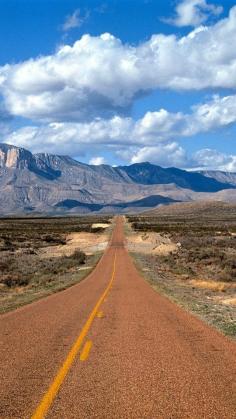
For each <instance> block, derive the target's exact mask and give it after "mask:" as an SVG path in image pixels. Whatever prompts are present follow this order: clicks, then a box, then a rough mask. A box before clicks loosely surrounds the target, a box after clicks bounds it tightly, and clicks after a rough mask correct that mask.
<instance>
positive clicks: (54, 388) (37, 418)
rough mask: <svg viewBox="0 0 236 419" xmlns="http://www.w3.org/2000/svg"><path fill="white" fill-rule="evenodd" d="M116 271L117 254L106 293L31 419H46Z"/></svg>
mask: <svg viewBox="0 0 236 419" xmlns="http://www.w3.org/2000/svg"><path fill="white" fill-rule="evenodd" d="M115 270H116V253H115V257H114V261H113V271H112V276H111V279H110V282H109V284H108V286H107V288H106V289H105V291H104V292H103V294H102V296H101V297H100V298H99V300H98V301H97V303H96V305H95V307H94V309H93V310H92V312H91V313H90V315H89V317H88V319H87V321H86V323H85V325H84V326H83V328H82V330H81V333H80V335H79V336H78V338H77V339H76V341H75V343H74V344H73V346H72V348H71V350H70V352H69V353H68V355H67V357H66V359H65V361H64V363H63V365H62V367H61V368H60V369H59V371H58V373H57V375H56V377H55V378H54V380H53V382H52V384H51V385H50V386H49V388H48V390H47V392H46V393H45V395H44V397H43V399H42V400H41V402H40V404H39V405H38V407H37V409H36V411H35V412H34V414H33V415H32V417H31V419H43V418H45V416H46V414H47V412H48V410H49V408H50V406H51V404H52V402H53V400H54V399H55V397H56V395H57V393H58V391H59V389H60V387H61V385H62V383H63V381H64V379H65V377H66V375H67V373H68V371H69V369H70V367H71V365H72V363H73V362H74V360H75V357H76V356H77V354H78V352H79V350H80V348H81V345H82V343H83V340H84V338H85V337H86V335H87V333H88V331H89V329H90V327H91V325H92V322H93V320H94V318H95V317H96V315H97V312H98V310H99V308H100V306H101V304H102V303H103V301H104V299H105V297H106V295H107V294H108V292H109V291H110V289H111V287H112V283H113V281H114V277H115Z"/></svg>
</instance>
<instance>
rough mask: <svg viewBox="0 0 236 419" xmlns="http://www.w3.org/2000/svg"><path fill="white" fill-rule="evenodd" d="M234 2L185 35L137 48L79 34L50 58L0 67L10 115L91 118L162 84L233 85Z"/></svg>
mask: <svg viewBox="0 0 236 419" xmlns="http://www.w3.org/2000/svg"><path fill="white" fill-rule="evenodd" d="M235 43H236V6H235V7H233V8H232V9H231V11H230V14H229V16H228V17H227V18H225V19H222V20H220V21H219V22H218V23H216V24H215V25H212V26H209V27H206V26H205V27H200V28H197V29H195V30H193V31H192V32H190V33H189V34H188V35H187V36H183V37H181V38H178V37H177V36H175V35H163V34H157V35H153V36H152V37H151V38H150V39H149V40H148V41H147V42H143V43H140V44H139V45H138V46H133V45H129V44H124V43H122V42H121V41H120V40H119V39H117V38H116V37H114V36H112V35H110V34H103V35H101V36H90V35H84V36H83V37H82V38H81V39H80V40H78V41H77V42H75V43H74V44H73V45H72V46H70V45H64V46H61V47H60V48H59V49H58V51H57V52H56V53H55V54H53V55H49V56H42V57H39V58H36V59H30V60H27V61H25V62H22V63H19V64H15V65H5V66H2V67H0V93H1V94H2V97H3V101H4V106H5V108H6V110H7V112H9V113H10V114H12V115H13V116H14V115H15V116H22V117H25V118H29V119H33V120H35V121H44V122H45V121H46V122H54V121H67V122H68V121H88V120H90V121H91V120H93V119H94V118H96V117H101V118H111V117H112V116H113V115H115V114H119V115H125V114H126V115H127V113H128V111H129V109H130V107H131V106H132V104H133V103H134V101H135V100H136V98H137V96H138V95H143V94H149V92H150V91H152V90H155V89H159V88H168V89H174V90H182V91H185V90H194V89H195V90H199V89H205V88H231V89H235V88H236V49H235V48H233V45H234V44H235Z"/></svg>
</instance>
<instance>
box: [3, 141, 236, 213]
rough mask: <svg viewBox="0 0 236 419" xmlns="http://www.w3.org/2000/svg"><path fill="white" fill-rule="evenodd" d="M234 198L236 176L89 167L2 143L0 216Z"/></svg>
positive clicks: (115, 209)
mask: <svg viewBox="0 0 236 419" xmlns="http://www.w3.org/2000/svg"><path fill="white" fill-rule="evenodd" d="M199 199H201V200H202V199H204V200H208V199H210V200H224V201H231V202H236V174H235V173H228V174H227V173H225V172H201V173H198V172H188V171H186V170H181V169H176V168H174V167H172V168H162V167H160V166H157V165H153V164H150V163H148V162H145V163H137V164H132V165H130V166H119V167H112V166H109V165H100V166H94V165H88V164H84V163H80V162H78V161H76V160H74V159H72V158H71V157H69V156H58V155H52V154H46V153H39V154H32V153H31V152H30V151H28V150H25V149H24V148H19V147H15V146H12V145H8V144H0V214H1V215H6V214H19V213H34V212H35V213H48V214H60V213H61V214H64V213H89V212H130V211H143V210H144V209H148V208H152V207H156V206H158V205H165V204H171V203H173V202H178V201H195V200H199Z"/></svg>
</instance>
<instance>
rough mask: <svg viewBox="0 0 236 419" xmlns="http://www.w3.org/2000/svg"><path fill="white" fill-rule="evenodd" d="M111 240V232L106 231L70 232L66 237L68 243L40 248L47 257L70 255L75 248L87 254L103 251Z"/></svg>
mask: <svg viewBox="0 0 236 419" xmlns="http://www.w3.org/2000/svg"><path fill="white" fill-rule="evenodd" d="M108 241H109V234H108V233H106V232H104V233H70V234H68V235H67V237H66V244H63V245H58V246H48V247H46V248H42V249H41V250H40V253H41V256H42V257H45V258H50V257H60V256H70V255H72V254H73V253H74V252H75V250H77V249H80V250H82V251H83V252H84V253H85V254H86V255H91V254H93V253H96V252H101V251H103V250H105V249H106V247H107V245H108Z"/></svg>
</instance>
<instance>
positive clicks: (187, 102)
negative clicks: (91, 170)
mask: <svg viewBox="0 0 236 419" xmlns="http://www.w3.org/2000/svg"><path fill="white" fill-rule="evenodd" d="M234 6H235V2H234V1H230V0H228V1H214V0H212V1H211V0H209V1H208V0H182V1H169V2H167V1H157V0H136V1H135V0H109V1H108V0H107V1H106V0H104V1H100V0H90V1H89V0H87V1H82V0H0V51H1V54H0V66H1V67H0V94H1V108H0V129H1V137H2V138H1V141H3V142H8V143H13V144H15V145H17V146H23V147H26V148H28V149H30V150H32V151H33V152H39V151H45V152H52V153H57V154H69V155H71V156H73V157H75V158H77V159H79V160H81V161H85V162H89V161H90V162H92V163H96V164H99V163H103V162H105V163H109V164H129V163H135V162H140V161H146V160H149V161H151V162H153V163H156V164H160V165H163V166H178V167H183V168H188V169H195V168H207V169H221V170H231V171H236V149H235V136H236V94H235V88H236V80H235V76H234V74H235V72H236V52H233V51H232V50H233V48H232V46H233V45H236V8H235V9H234ZM104 33H105V34H109V35H105V36H102V34H104ZM86 34H87V35H88V36H87V37H86V36H85V35H86ZM229 41H230V42H229Z"/></svg>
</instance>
